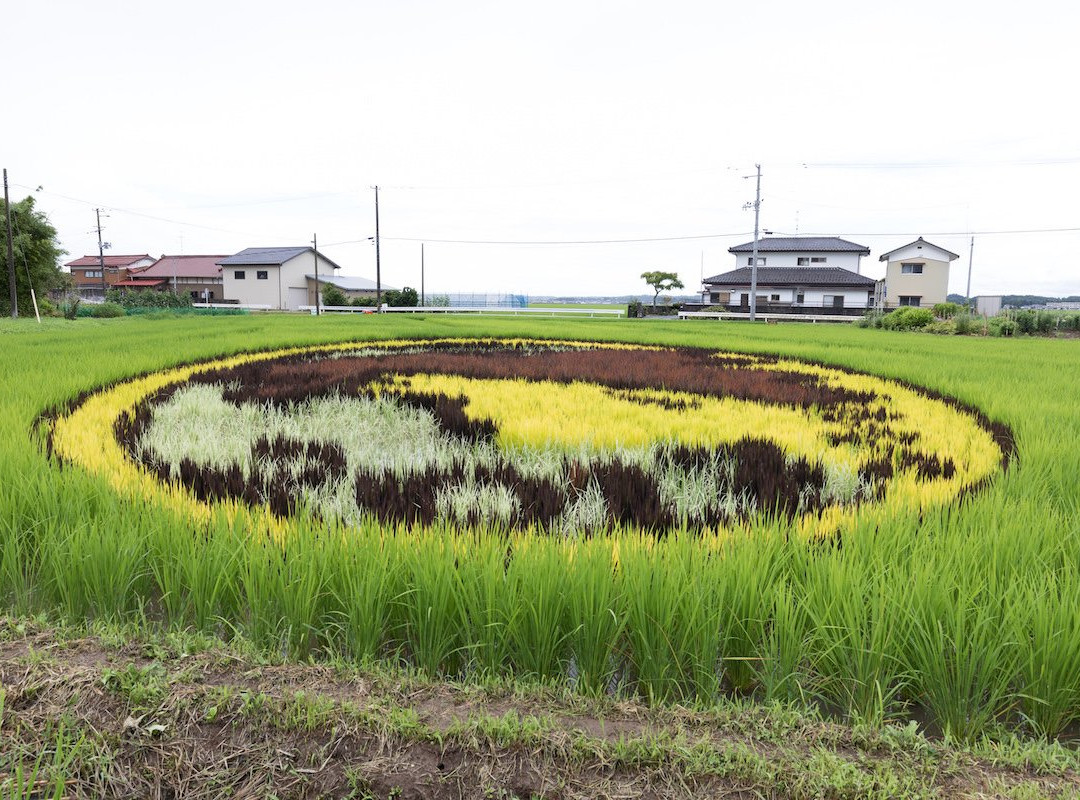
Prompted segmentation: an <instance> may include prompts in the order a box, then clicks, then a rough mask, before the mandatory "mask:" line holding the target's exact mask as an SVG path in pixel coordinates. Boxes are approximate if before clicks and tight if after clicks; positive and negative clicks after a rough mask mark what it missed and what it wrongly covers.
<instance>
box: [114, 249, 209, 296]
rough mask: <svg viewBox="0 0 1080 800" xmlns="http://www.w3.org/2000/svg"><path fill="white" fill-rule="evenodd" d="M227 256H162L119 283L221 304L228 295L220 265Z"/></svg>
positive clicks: (133, 287) (124, 285) (129, 286)
mask: <svg viewBox="0 0 1080 800" xmlns="http://www.w3.org/2000/svg"><path fill="white" fill-rule="evenodd" d="M225 258H228V256H227V255H213V256H205V255H203V256H200V255H190V256H188V255H185V256H167V255H163V256H162V257H161V258H159V259H158V260H157V261H156V262H154V263H153V264H152V265H150V266H149V267H147V268H146V269H143V270H141V271H140V272H138V273H137V274H135V275H132V276H131V277H130V278H129V279H128V281H126V282H123V283H120V284H117V286H123V287H126V288H131V289H160V290H163V291H169V292H174V293H176V294H186V295H188V296H190V297H191V299H192V300H194V301H195V302H197V303H220V302H222V300H224V298H225V294H224V291H223V286H222V284H223V281H222V277H221V266H220V264H219V263H218V262H219V261H221V260H222V259H225Z"/></svg>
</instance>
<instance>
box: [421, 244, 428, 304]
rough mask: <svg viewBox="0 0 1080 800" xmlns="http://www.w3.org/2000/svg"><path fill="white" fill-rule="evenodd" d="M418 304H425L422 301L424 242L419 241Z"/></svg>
mask: <svg viewBox="0 0 1080 800" xmlns="http://www.w3.org/2000/svg"><path fill="white" fill-rule="evenodd" d="M420 305H421V306H425V305H427V303H425V302H424V243H423V242H420Z"/></svg>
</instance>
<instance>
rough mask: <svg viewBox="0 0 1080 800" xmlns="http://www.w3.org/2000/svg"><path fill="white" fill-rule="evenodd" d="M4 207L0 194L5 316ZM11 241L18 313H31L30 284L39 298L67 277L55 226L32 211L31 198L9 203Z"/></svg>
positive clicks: (0, 303) (0, 293) (0, 298)
mask: <svg viewBox="0 0 1080 800" xmlns="http://www.w3.org/2000/svg"><path fill="white" fill-rule="evenodd" d="M6 213H7V208H6V207H5V205H4V200H3V198H2V197H0V309H2V310H3V314H4V316H7V315H8V314H10V313H11V282H10V278H9V277H8V276H9V273H8V263H7V258H8V254H7V225H6V224H4V215H5V214H6ZM11 234H12V236H11V241H12V245H13V247H14V251H15V290H16V292H17V293H18V298H19V313H20V314H32V313H33V312H34V309H33V306H32V304H31V301H30V287H31V286H33V287H34V291H35V292H36V293H37V295H38V297H42V296H44V295H45V293H46V292H48V291H49V290H50V289H60V288H63V287H65V286H68V285H69V281H70V276H68V275H67V274H65V273H64V272H63V270H61V269H60V258H61V256H63V255H65V253H66V251H65V250H62V249H60V244H59V242H58V241H57V239H56V228H54V227H53V226H52V224H51V223H50V222H49V219H48V217H46V216H45V214H44V213H42V212H41V211H36V210H34V198H33V197H27V198H25V199H24V200H20V201H19V202H17V203H12V204H11Z"/></svg>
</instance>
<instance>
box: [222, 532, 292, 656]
mask: <svg viewBox="0 0 1080 800" xmlns="http://www.w3.org/2000/svg"><path fill="white" fill-rule="evenodd" d="M248 535H250V534H248ZM284 560H285V553H284V551H283V550H282V549H281V547H280V545H278V544H277V543H276V542H273V541H270V540H268V539H262V540H260V539H259V538H256V537H254V536H253V537H252V544H251V545H250V546H249V547H247V548H245V550H244V551H243V553H242V555H241V557H240V559H239V561H238V564H237V578H238V580H237V583H238V584H239V598H240V603H239V609H238V610H239V615H238V618H237V620H236V621H235V622H234V623H231V624H232V626H233V627H234V629H235V630H236V632H237V633H239V634H242V635H244V636H246V637H247V638H248V639H250V640H251V642H252V643H253V644H254V645H255V646H256V647H257V648H259V649H261V650H265V651H272V652H275V653H277V652H280V651H281V649H282V643H283V635H282V634H283V632H284V628H285V618H284V611H283V609H282V598H281V597H280V595H278V593H277V589H279V588H280V586H281V576H282V573H283V572H284V570H285V564H284Z"/></svg>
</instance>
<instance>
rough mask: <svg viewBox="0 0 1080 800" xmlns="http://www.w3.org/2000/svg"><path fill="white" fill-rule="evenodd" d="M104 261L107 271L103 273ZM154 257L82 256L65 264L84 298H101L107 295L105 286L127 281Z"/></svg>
mask: <svg viewBox="0 0 1080 800" xmlns="http://www.w3.org/2000/svg"><path fill="white" fill-rule="evenodd" d="M102 261H104V262H105V265H104V266H105V271H104V274H102V269H101V267H102ZM154 261H155V259H154V257H153V256H151V255H147V254H146V253H143V254H142V255H137V256H105V257H104V259H102V258H101V257H100V256H82V257H81V258H76V259H75V260H74V261H69V262H67V263H66V264H64V266H65V267H67V268H68V270H70V272H71V279H72V280H73V281H74V282H75V288H76V290H78V292H79V296H80V297H82V298H83V299H95V300H101V299H104V297H105V288H106V287H109V288H112V287H113V286H115V285H116V284H118V283H120V282H122V281H126V280H128V279H129V277H130V276H131V275H133V274H136V273H138V272H139V270H141V269H142V268H143V267H149V266H150V265H151V264H153V263H154Z"/></svg>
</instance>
